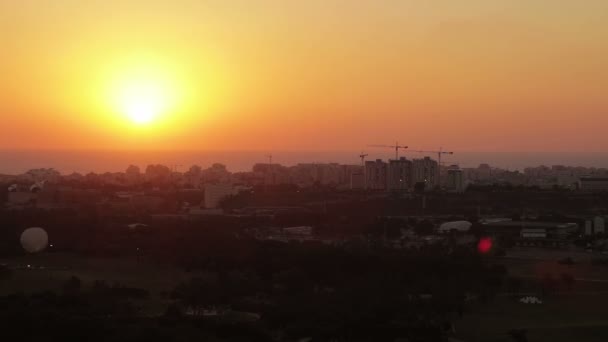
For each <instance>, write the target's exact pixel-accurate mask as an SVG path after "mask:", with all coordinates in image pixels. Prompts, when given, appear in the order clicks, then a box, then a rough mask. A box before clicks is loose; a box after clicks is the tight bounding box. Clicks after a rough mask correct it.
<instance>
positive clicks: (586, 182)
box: [579, 177, 608, 192]
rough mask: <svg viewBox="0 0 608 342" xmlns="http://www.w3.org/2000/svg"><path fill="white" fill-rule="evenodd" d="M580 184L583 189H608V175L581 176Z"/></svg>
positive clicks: (599, 190)
mask: <svg viewBox="0 0 608 342" xmlns="http://www.w3.org/2000/svg"><path fill="white" fill-rule="evenodd" d="M579 186H580V189H581V190H582V191H591V192H601V191H608V177H581V178H580V180H579Z"/></svg>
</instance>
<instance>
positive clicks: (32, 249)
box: [20, 228, 49, 253]
mask: <svg viewBox="0 0 608 342" xmlns="http://www.w3.org/2000/svg"><path fill="white" fill-rule="evenodd" d="M20 241H21V246H22V247H23V249H25V251H26V252H28V253H39V252H42V251H43V250H44V249H45V248H46V246H47V245H48V244H49V236H48V234H47V233H46V231H45V230H44V229H42V228H28V229H26V230H24V231H23V233H21V239H20Z"/></svg>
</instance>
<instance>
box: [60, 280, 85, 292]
mask: <svg viewBox="0 0 608 342" xmlns="http://www.w3.org/2000/svg"><path fill="white" fill-rule="evenodd" d="M81 286H82V282H81V281H80V278H78V277H76V276H71V277H70V279H68V280H67V281H66V282H65V283H64V284H63V292H64V293H66V294H76V293H78V292H80V288H81Z"/></svg>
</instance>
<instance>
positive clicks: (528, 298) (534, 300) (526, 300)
mask: <svg viewBox="0 0 608 342" xmlns="http://www.w3.org/2000/svg"><path fill="white" fill-rule="evenodd" d="M519 302H520V303H522V304H542V303H543V301H542V300H540V299H538V297H535V296H526V297H522V298H520V299H519Z"/></svg>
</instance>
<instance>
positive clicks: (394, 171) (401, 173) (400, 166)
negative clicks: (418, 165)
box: [387, 157, 412, 191]
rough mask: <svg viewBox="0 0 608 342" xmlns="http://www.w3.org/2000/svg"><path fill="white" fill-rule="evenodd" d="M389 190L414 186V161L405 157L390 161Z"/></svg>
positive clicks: (401, 189)
mask: <svg viewBox="0 0 608 342" xmlns="http://www.w3.org/2000/svg"><path fill="white" fill-rule="evenodd" d="M387 180H388V182H387V187H388V190H397V191H399V190H400V191H403V190H407V189H409V188H411V187H412V162H411V161H409V160H407V159H406V158H405V157H401V158H399V159H397V160H389V162H388V177H387Z"/></svg>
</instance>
